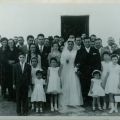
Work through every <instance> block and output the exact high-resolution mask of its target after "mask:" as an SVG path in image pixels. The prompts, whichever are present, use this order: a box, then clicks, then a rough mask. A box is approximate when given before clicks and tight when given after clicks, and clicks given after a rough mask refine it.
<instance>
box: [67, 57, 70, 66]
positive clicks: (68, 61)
mask: <svg viewBox="0 0 120 120" xmlns="http://www.w3.org/2000/svg"><path fill="white" fill-rule="evenodd" d="M69 63H70V56H67V58H66V64H69Z"/></svg>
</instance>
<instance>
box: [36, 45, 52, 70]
mask: <svg viewBox="0 0 120 120" xmlns="http://www.w3.org/2000/svg"><path fill="white" fill-rule="evenodd" d="M37 50H38V53H39V54H40V55H41V66H42V69H44V70H45V69H47V67H48V54H49V53H50V52H51V47H47V46H44V47H43V50H42V52H41V51H40V49H39V46H37Z"/></svg>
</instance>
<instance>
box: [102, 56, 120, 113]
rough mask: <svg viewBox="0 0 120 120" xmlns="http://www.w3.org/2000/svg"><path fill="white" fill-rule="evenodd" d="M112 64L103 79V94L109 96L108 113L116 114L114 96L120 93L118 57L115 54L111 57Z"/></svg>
mask: <svg viewBox="0 0 120 120" xmlns="http://www.w3.org/2000/svg"><path fill="white" fill-rule="evenodd" d="M111 59H112V62H111V63H110V65H109V68H108V72H107V75H106V77H105V84H104V87H105V93H106V94H109V101H110V102H111V110H110V111H109V113H113V112H114V111H115V112H118V109H117V102H116V103H115V100H114V95H115V94H119V93H120V66H119V65H118V59H119V57H118V56H117V55H116V54H113V55H112V56H111Z"/></svg>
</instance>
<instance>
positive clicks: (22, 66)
mask: <svg viewBox="0 0 120 120" xmlns="http://www.w3.org/2000/svg"><path fill="white" fill-rule="evenodd" d="M21 68H22V73H23V71H24V64H23V63H21Z"/></svg>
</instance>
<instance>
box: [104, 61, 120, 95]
mask: <svg viewBox="0 0 120 120" xmlns="http://www.w3.org/2000/svg"><path fill="white" fill-rule="evenodd" d="M108 73H109V76H108V79H107V81H106V86H105V93H106V94H109V93H112V94H119V93H120V89H119V88H118V85H119V81H120V80H119V79H120V65H118V64H116V65H114V64H113V63H111V64H110V65H109V70H108Z"/></svg>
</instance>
